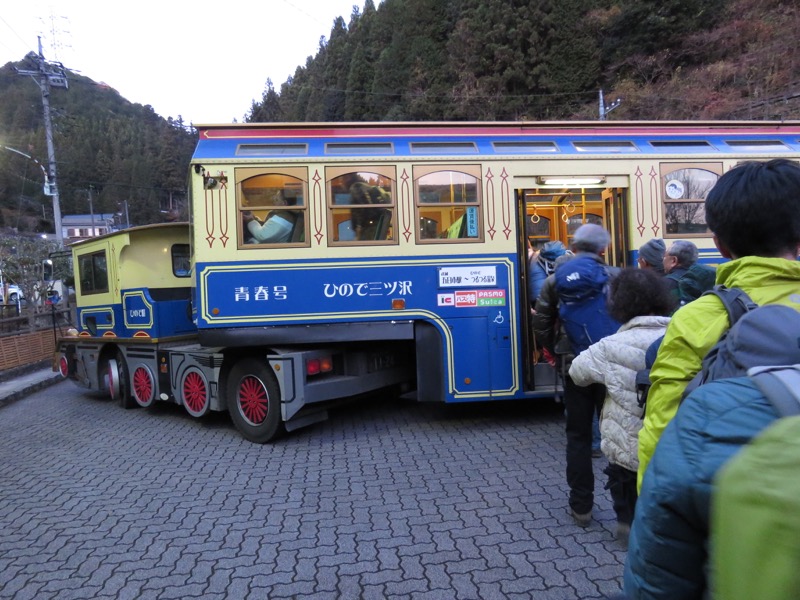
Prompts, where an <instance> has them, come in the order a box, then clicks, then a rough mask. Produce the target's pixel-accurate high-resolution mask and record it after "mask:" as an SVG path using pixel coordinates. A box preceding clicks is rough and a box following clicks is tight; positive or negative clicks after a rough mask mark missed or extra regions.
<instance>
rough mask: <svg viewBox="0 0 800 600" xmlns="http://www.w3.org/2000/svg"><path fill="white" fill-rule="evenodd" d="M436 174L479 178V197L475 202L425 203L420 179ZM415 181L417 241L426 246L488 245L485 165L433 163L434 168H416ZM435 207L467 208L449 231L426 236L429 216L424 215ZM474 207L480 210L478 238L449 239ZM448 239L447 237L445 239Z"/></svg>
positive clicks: (416, 166)
mask: <svg viewBox="0 0 800 600" xmlns="http://www.w3.org/2000/svg"><path fill="white" fill-rule="evenodd" d="M434 173H460V174H462V175H467V176H469V177H474V178H475V189H476V198H475V201H474V202H436V203H432V202H423V201H422V198H421V194H420V192H419V182H420V179H422V178H423V177H425V176H427V175H431V174H434ZM412 178H413V182H414V223H417V226H416V228H415V229H416V232H415V239H416V243H417V244H420V245H426V244H480V243H483V242H484V235H483V171H482V165H481V164H470V163H456V164H432V165H413V166H412ZM433 207H437V208H445V209H446V208H450V209H451V211H452V210H455V209H459V208H463V211H464V212H463V213H462V215H461V216H459V217H458V218H455V216H454V215H453V216H454V218H453V219H452V220H451V222H450V224H449V225H448V227H447V228H443V229H442V231H441V232H440V233H439V235H438V236H437V237H432V238H431V237H425V238H424V237H422V219H423V218H429V217H425V216H424V215H423V214H422V212H423V211H425V210H431V209H432V208H433ZM470 207H474V208H475V209H476V211H477V215H476V222H477V230H478V235H477V236H476V237H447V232H448V230H449V228H450V227H452V226H453V225H454V224H455V223H456V222H457V221H458V220H459V219H460V218H466V215H467V209H468V208H470ZM441 236H444V237H441Z"/></svg>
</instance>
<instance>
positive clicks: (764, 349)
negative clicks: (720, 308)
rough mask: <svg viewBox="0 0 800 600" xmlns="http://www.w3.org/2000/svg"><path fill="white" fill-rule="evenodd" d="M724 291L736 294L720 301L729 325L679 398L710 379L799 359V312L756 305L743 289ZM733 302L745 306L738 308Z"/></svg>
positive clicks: (724, 377)
mask: <svg viewBox="0 0 800 600" xmlns="http://www.w3.org/2000/svg"><path fill="white" fill-rule="evenodd" d="M715 291H716V289H715ZM726 292H728V293H731V292H732V293H734V294H735V295H736V297H737V300H736V303H732V302H725V301H723V304H725V306H726V308H727V309H728V311H729V317H730V318H731V323H732V325H731V328H730V329H728V331H727V332H725V334H724V335H723V336H722V337H721V338H720V339H719V341H718V342H717V343H716V344H715V345H714V346H713V347H712V348H711V350H709V351H708V354H706V356H705V358H704V359H703V364H702V367H701V369H700V372H699V373H698V374H697V375H695V377H694V379H692V380H691V381H690V382H689V384H688V385H687V386H686V390H685V391H684V393H683V396H682V399H683V398H686V396H688V395H689V394H690V393H691V392H692V391H693V390H695V389H696V388H698V387H700V386H701V385H703V384H704V383H707V382H709V381H715V380H717V379H727V378H730V377H740V376H742V375H746V374H747V370H748V369H751V368H753V367H773V366H781V365H792V364H795V363H797V361H798V354H799V353H800V312H798V311H796V310H794V309H793V308H790V307H788V306H784V305H782V304H768V305H765V306H757V305H756V304H755V303H753V302H752V300H750V298H749V297H748V296H747V294H745V293H744V292H743V291H742V290H738V289H731V290H726ZM710 293H715V292H710ZM736 304H739V305H740V306H744V307H746V309H744V310H741V309H740V308H739V309H737V308H736ZM732 307H733V308H732ZM731 310H734V311H735V313H738V314H735V313H731ZM740 311H741V312H740Z"/></svg>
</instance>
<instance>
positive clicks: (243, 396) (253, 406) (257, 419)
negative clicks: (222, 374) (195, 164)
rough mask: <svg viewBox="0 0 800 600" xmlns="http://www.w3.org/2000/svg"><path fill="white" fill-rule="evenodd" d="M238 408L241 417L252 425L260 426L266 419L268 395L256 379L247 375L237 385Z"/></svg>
mask: <svg viewBox="0 0 800 600" xmlns="http://www.w3.org/2000/svg"><path fill="white" fill-rule="evenodd" d="M239 407H240V408H241V411H242V415H244V417H245V418H246V419H247V420H248V421H250V422H251V423H253V424H254V425H260V424H261V423H263V422H264V419H266V418H267V410H268V409H269V395H268V394H267V390H266V388H265V387H264V384H263V383H261V381H260V380H259V379H258V378H257V377H253V376H252V375H248V376H247V377H245V378H244V379H242V381H241V382H240V383H239Z"/></svg>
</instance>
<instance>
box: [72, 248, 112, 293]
mask: <svg viewBox="0 0 800 600" xmlns="http://www.w3.org/2000/svg"><path fill="white" fill-rule="evenodd" d="M78 273H79V275H80V283H81V294H101V293H104V292H107V291H108V267H107V266H106V253H105V251H104V250H102V251H100V252H94V253H92V254H84V255H83V256H79V257H78Z"/></svg>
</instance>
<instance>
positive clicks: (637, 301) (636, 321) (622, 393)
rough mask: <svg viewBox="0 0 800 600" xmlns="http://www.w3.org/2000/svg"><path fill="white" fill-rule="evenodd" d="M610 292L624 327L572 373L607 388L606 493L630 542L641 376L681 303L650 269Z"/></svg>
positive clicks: (622, 278) (587, 353) (603, 425)
mask: <svg viewBox="0 0 800 600" xmlns="http://www.w3.org/2000/svg"><path fill="white" fill-rule="evenodd" d="M609 293H610V297H609V305H608V306H609V309H608V312H609V314H610V315H611V316H612V317H613V318H615V319H616V320H617V321H619V322H620V323H623V325H622V326H621V327H620V328H619V331H617V333H615V334H613V335H610V336H608V337H605V338H603V339H602V340H600V341H599V342H597V343H595V344H592V345H591V346H589V348H588V349H586V350H584V351H583V352H581V353H580V354H579V355H578V356H577V357H575V359H574V360H573V361H572V366H571V367H570V369H569V375H570V377H571V378H572V380H573V381H574V382H575V383H576V384H577V385H580V386H584V385H590V384H593V383H602V384H603V385H605V386H606V397H605V401H604V403H603V411H602V414H601V417H600V435H601V442H600V447H601V449H602V451H603V454H605V456H606V458H608V462H609V466H608V467H607V468H606V470H605V473H606V475H608V483H607V484H606V489H608V490H609V491H610V492H611V500H612V503H613V506H614V512H615V513H616V515H617V538H618V539H619V540H620V541H621V542H623V543H626V542H627V538H628V534H629V533H630V525H631V522H632V521H633V512H634V509H635V507H636V498H637V494H636V471H637V469H638V468H639V459H638V451H637V446H638V435H639V429H641V427H642V417H643V409H642V408H641V407H640V406H639V402H638V399H637V394H636V372H637V371H640V370H642V369H644V368H645V360H644V358H645V352H646V351H647V348H648V347H649V346H650V344H652V343H653V342H654V341H655V340H656V339H657V338H659V337H661V336H662V335H664V331H665V330H666V328H667V323H669V316H668V315H670V314H671V313H672V310H673V308H674V306H675V300H674V298H673V297H672V296H671V294H670V293H669V289H668V288H667V286H666V285H665V284H664V281H663V278H661V277H659V276H658V275H657V274H656V273H655V272H653V271H651V270H646V269H635V268H628V269H624V270H623V271H621V272H620V274H619V275H618V276H617V277H616V278H614V279H613V280H612V282H611V288H610V292H609Z"/></svg>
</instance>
